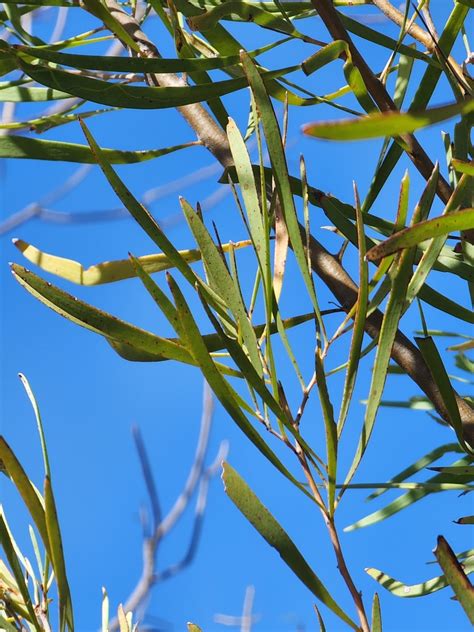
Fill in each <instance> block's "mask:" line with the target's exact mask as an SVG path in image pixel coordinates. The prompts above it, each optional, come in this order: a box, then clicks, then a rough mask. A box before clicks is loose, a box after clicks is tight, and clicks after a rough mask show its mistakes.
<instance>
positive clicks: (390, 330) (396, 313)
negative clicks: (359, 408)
mask: <svg viewBox="0 0 474 632" xmlns="http://www.w3.org/2000/svg"><path fill="white" fill-rule="evenodd" d="M408 188H409V180H408V174H406V175H405V176H404V178H403V180H402V184H401V188H400V201H401V203H402V201H406V200H407V196H408ZM411 257H412V253H411V252H410V250H404V251H403V253H402V255H401V256H400V258H399V260H398V261H397V264H396V266H395V271H394V273H393V276H392V278H391V291H390V296H389V299H388V303H387V307H386V309H385V314H384V316H383V320H382V325H381V328H380V335H379V339H378V346H377V353H376V355H375V362H374V368H373V372H372V380H371V383H370V391H369V396H368V405H367V409H366V413H365V417H364V423H363V427H362V431H361V434H360V437H359V442H358V445H357V449H356V453H355V455H354V459H353V461H352V464H351V466H350V469H349V472H348V474H347V476H346V480H345V484H346V483H349V482H350V480H351V479H352V477H353V476H354V474H355V472H356V471H357V468H358V466H359V463H360V461H361V459H362V457H363V455H364V453H365V450H366V448H367V445H368V443H369V440H370V437H371V434H372V431H373V428H374V424H375V419H376V416H377V412H378V409H379V405H380V400H381V398H382V394H383V389H384V386H385V381H386V377H387V369H388V365H389V362H390V357H391V355H390V354H391V351H392V346H393V343H394V340H395V336H396V334H397V331H398V322H399V320H400V317H401V315H402V313H403V307H404V303H405V293H406V288H407V286H408V281H409V275H410V272H411V266H412V260H411ZM392 267H393V266H392Z"/></svg>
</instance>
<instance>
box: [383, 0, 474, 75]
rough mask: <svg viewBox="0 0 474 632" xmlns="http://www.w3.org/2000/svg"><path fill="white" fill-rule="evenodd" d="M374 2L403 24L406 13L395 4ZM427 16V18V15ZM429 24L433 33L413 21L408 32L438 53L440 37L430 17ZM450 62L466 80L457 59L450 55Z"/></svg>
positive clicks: (390, 16)
mask: <svg viewBox="0 0 474 632" xmlns="http://www.w3.org/2000/svg"><path fill="white" fill-rule="evenodd" d="M372 2H373V4H375V6H376V7H378V8H379V9H380V11H382V13H383V14H384V15H385V16H386V17H387V18H388V19H389V20H390V21H392V22H394V23H395V24H397V25H398V26H403V22H404V20H405V16H404V14H403V13H402V12H401V11H399V10H398V9H397V8H396V7H394V6H393V4H391V3H390V2H389V1H388V0H372ZM425 10H426V8H425V9H423V13H424V12H425ZM428 15H429V13H428ZM425 18H426V15H425ZM428 26H429V28H430V30H431V33H429V32H428V31H425V29H422V28H421V27H420V26H418V24H413V23H412V24H410V26H409V27H408V29H407V31H408V33H410V35H411V36H412V37H413V38H414V39H416V40H418V41H419V42H420V43H421V44H423V46H425V47H426V48H427V49H428V50H429V51H430V52H431V53H438V47H437V41H436V40H437V39H438V38H437V37H436V30H435V29H434V28H433V27H434V25H433V23H432V21H431V19H430V18H429V23H428ZM432 35H434V36H435V39H433V37H432ZM448 62H449V64H450V67H451V68H452V70H453V72H454V73H455V74H456V75H457V77H458V78H459V79H460V80H461V82H464V77H463V74H462V69H461V68H460V67H459V64H458V63H457V61H456V60H455V59H454V58H453V57H452V56H451V55H449V57H448Z"/></svg>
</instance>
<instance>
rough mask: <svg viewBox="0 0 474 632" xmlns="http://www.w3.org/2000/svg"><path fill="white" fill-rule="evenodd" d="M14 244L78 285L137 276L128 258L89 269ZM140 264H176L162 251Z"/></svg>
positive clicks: (193, 256)
mask: <svg viewBox="0 0 474 632" xmlns="http://www.w3.org/2000/svg"><path fill="white" fill-rule="evenodd" d="M13 243H14V245H15V246H16V248H18V250H20V252H21V253H22V254H23V256H24V257H26V259H28V261H30V262H31V263H34V264H36V265H37V266H38V267H40V268H41V269H42V270H44V271H45V272H50V273H51V274H55V275H56V276H58V277H60V278H62V279H66V281H71V282H72V283H77V284H78V285H89V286H90V285H100V284H102V283H114V282H116V281H122V280H124V279H131V278H133V277H135V276H136V269H135V267H134V265H133V264H132V262H131V261H130V259H118V260H116V261H104V262H103V263H97V264H95V265H93V266H89V267H88V268H84V266H83V265H82V264H81V263H79V262H78V261H74V260H73V259H66V258H64V257H58V256H57V255H51V254H49V253H47V252H44V251H42V250H39V249H38V248H36V247H35V246H32V245H31V244H28V243H27V242H25V241H23V240H22V239H14V240H13ZM250 243H251V242H250V241H249V240H245V241H239V242H236V243H233V244H232V247H233V248H234V249H235V250H238V249H239V248H244V247H246V246H249V245H250ZM229 248H230V244H223V245H222V249H223V251H224V252H227V251H228V250H229ZM177 252H178V254H179V256H180V257H181V258H182V259H183V261H185V262H186V263H193V262H194V261H199V260H200V259H201V251H200V250H179V251H177ZM138 261H139V263H140V265H141V266H142V267H143V269H144V270H145V272H147V273H148V274H152V273H154V272H163V271H164V270H169V269H170V268H173V267H175V264H174V263H172V262H171V261H170V259H169V257H168V256H167V255H165V254H163V253H159V254H154V255H144V256H142V257H138Z"/></svg>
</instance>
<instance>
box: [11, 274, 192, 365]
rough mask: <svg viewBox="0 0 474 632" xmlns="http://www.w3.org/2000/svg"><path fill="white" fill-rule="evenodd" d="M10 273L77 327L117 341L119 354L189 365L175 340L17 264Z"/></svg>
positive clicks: (182, 348)
mask: <svg viewBox="0 0 474 632" xmlns="http://www.w3.org/2000/svg"><path fill="white" fill-rule="evenodd" d="M12 272H13V275H14V277H15V279H16V280H17V281H18V282H19V283H20V285H22V286H23V287H24V288H25V289H26V290H28V292H30V294H32V295H33V296H35V297H36V298H38V299H39V300H40V301H41V302H42V303H44V304H45V305H47V307H50V308H51V309H53V310H54V311H55V312H57V313H58V314H60V315H61V316H63V317H65V318H67V319H68V320H71V321H72V322H74V323H76V324H78V325H80V326H81V327H84V328H85V329H89V330H90V331H93V332H95V333H98V334H101V335H102V336H104V337H105V338H106V339H107V340H108V341H109V342H110V343H112V342H117V343H118V344H119V345H121V347H119V348H120V349H121V350H122V353H125V354H126V352H127V351H128V352H130V353H131V355H132V357H133V352H134V351H136V352H138V353H139V354H144V355H145V357H148V359H150V360H151V359H154V360H160V359H161V360H164V359H171V358H172V359H174V360H178V361H180V362H185V363H188V364H189V363H191V364H193V362H192V358H191V356H190V355H189V353H188V351H187V350H186V349H185V348H184V347H182V346H181V345H180V344H179V343H178V342H177V341H174V340H171V339H167V338H160V337H159V336H156V335H155V334H152V333H150V332H149V331H145V330H144V329H140V328H138V327H135V326H134V325H131V324H130V323H127V322H125V321H123V320H120V319H119V318H116V317H115V316H112V315H111V314H108V313H107V312H104V311H102V310H99V309H97V308H96V307H93V306H92V305H89V304H88V303H85V302H84V301H80V300H79V299H77V298H76V297H74V296H71V295H70V294H68V293H67V292H64V291H63V290H61V289H59V288H58V287H56V286H54V285H52V284H51V283H47V282H46V281H44V280H43V279H41V278H40V277H38V276H36V275H35V274H33V272H29V271H28V270H26V269H25V268H22V267H21V266H18V265H15V264H13V265H12Z"/></svg>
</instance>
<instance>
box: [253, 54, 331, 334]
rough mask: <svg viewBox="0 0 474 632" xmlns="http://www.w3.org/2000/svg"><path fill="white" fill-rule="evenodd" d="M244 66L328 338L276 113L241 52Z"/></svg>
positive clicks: (297, 248) (294, 243)
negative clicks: (303, 239) (298, 216)
mask: <svg viewBox="0 0 474 632" xmlns="http://www.w3.org/2000/svg"><path fill="white" fill-rule="evenodd" d="M241 58H242V64H243V67H244V71H245V73H246V74H247V77H248V81H249V83H250V87H251V89H252V92H253V95H254V97H255V102H256V104H257V108H258V110H259V112H260V115H261V119H262V124H263V129H264V132H265V137H266V140H267V146H268V152H269V154H270V160H271V163H272V168H273V174H274V177H275V182H276V186H277V190H278V195H279V197H280V202H281V205H282V208H283V214H284V217H285V222H286V226H287V228H288V235H289V237H290V241H291V246H292V248H293V251H294V253H295V257H296V260H297V262H298V266H299V268H300V271H301V275H302V277H303V280H304V283H305V286H306V289H307V291H308V295H309V297H310V299H311V302H312V304H313V308H314V310H315V312H316V316H317V322H318V325H319V329H320V331H321V333H322V335H323V337H325V326H324V322H323V319H322V317H321V312H320V309H319V305H318V300H317V298H316V293H315V291H314V286H313V282H312V278H311V275H310V272H309V270H308V265H307V260H306V253H305V250H304V246H303V241H302V238H301V233H300V227H299V224H298V218H297V215H296V208H295V202H294V199H293V195H292V193H291V187H290V182H289V177H288V166H287V164H286V158H285V153H284V150H283V145H282V141H281V135H280V130H279V128H278V122H277V119H276V116H275V112H274V110H273V106H272V104H271V101H270V97H269V96H268V93H267V91H266V89H265V85H264V83H263V79H262V77H261V76H260V74H259V72H258V70H257V68H256V67H255V64H254V63H253V62H252V60H251V59H250V58H249V57H248V55H246V54H245V52H243V51H242V53H241Z"/></svg>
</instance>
